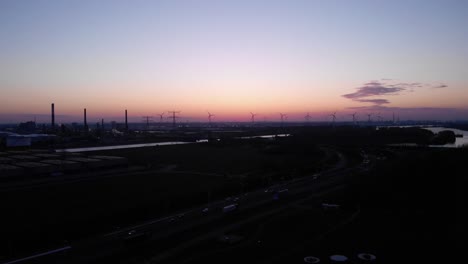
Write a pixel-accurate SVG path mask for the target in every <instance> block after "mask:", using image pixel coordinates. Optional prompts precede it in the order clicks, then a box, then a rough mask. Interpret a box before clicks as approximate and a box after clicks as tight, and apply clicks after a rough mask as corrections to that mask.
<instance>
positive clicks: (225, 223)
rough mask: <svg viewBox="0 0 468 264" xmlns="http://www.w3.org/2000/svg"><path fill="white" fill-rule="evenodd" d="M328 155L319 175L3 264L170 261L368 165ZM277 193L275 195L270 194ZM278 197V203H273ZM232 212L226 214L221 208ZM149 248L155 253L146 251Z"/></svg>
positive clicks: (335, 184)
mask: <svg viewBox="0 0 468 264" xmlns="http://www.w3.org/2000/svg"><path fill="white" fill-rule="evenodd" d="M326 151H327V153H328V155H333V154H334V155H337V157H338V161H337V162H336V164H335V165H334V166H333V167H332V168H330V169H328V170H326V171H322V172H321V173H318V174H314V175H310V176H307V177H302V178H297V179H293V180H290V181H285V182H283V183H280V184H276V185H274V186H271V187H269V188H267V189H265V188H262V189H258V190H256V191H252V192H249V193H243V194H241V195H239V196H235V197H228V198H226V199H225V200H220V201H215V202H212V203H209V204H205V205H202V206H199V207H195V208H192V209H190V210H185V211H181V212H178V213H176V214H173V215H170V216H167V217H163V218H158V219H152V220H148V221H147V222H144V223H141V224H138V225H134V226H130V227H126V228H122V229H119V230H116V231H114V232H110V233H106V234H102V235H99V236H97V237H94V238H90V239H86V240H82V241H76V242H72V243H70V245H66V246H65V247H62V248H59V249H54V250H51V251H49V252H43V253H40V254H37V255H36V256H35V257H34V258H31V257H28V258H24V259H17V260H12V261H10V262H6V263H7V264H13V263H30V262H31V261H33V262H35V261H38V262H42V261H44V260H46V261H47V262H48V263H102V261H104V260H107V261H113V262H120V263H129V262H130V261H131V260H132V251H130V252H129V251H128V250H129V249H131V250H134V249H135V248H139V247H141V248H145V249H146V251H145V252H151V254H150V255H151V257H149V258H150V259H151V263H161V262H165V261H168V260H170V259H171V258H172V257H173V256H177V255H178V254H180V253H181V252H184V250H187V249H189V248H190V247H193V246H196V245H197V244H199V243H201V242H202V241H205V240H207V239H210V238H213V237H216V236H219V234H223V233H224V232H226V231H227V230H230V229H232V228H234V227H236V226H240V225H244V224H248V223H251V222H255V221H258V220H259V219H261V218H264V217H266V216H269V215H273V214H275V213H277V212H280V211H281V210H284V209H285V208H286V207H288V206H289V205H290V204H291V203H294V202H297V201H300V200H303V199H310V197H312V196H319V195H320V194H321V193H326V192H328V191H330V190H334V189H336V188H340V187H342V185H343V179H344V176H346V175H348V174H349V173H350V172H351V171H352V170H356V169H361V168H363V167H364V168H365V167H367V166H369V165H370V164H369V162H366V163H365V164H363V165H364V166H362V165H361V166H356V167H352V168H350V167H349V166H348V162H347V159H346V157H345V156H344V155H343V154H342V153H341V152H339V151H336V150H334V149H331V148H327V149H326ZM277 191H282V192H280V194H279V196H278V195H277V194H275V192H277ZM277 198H279V199H277ZM230 205H235V206H231V207H229V208H230V209H232V208H233V207H235V210H232V211H230V212H226V211H229V210H227V209H224V210H223V208H225V207H226V206H230ZM151 248H154V250H151Z"/></svg>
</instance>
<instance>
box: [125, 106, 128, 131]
mask: <svg viewBox="0 0 468 264" xmlns="http://www.w3.org/2000/svg"><path fill="white" fill-rule="evenodd" d="M125 130H128V118H127V109H125Z"/></svg>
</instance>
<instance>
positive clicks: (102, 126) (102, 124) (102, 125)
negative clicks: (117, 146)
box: [101, 118, 104, 129]
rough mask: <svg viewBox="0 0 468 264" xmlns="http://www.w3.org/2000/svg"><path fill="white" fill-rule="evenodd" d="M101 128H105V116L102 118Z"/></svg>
mask: <svg viewBox="0 0 468 264" xmlns="http://www.w3.org/2000/svg"><path fill="white" fill-rule="evenodd" d="M101 129H104V118H103V119H101Z"/></svg>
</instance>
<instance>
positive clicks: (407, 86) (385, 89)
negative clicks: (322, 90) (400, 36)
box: [342, 79, 448, 107]
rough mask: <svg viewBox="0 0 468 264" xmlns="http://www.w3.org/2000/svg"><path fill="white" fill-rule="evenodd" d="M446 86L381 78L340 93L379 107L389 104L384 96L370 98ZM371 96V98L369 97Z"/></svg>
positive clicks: (444, 86) (356, 100)
mask: <svg viewBox="0 0 468 264" xmlns="http://www.w3.org/2000/svg"><path fill="white" fill-rule="evenodd" d="M422 87H431V88H446V87H448V86H447V85H445V84H437V85H433V84H426V83H420V82H401V81H398V80H394V79H381V80H380V81H375V80H373V81H370V82H367V83H364V84H363V86H361V87H357V88H356V91H355V92H354V93H349V94H344V95H342V96H343V97H344V98H348V99H351V100H353V101H355V102H360V103H372V104H374V106H375V107H381V105H383V104H389V103H390V101H389V100H387V99H385V98H372V97H377V96H378V97H382V96H390V95H399V94H401V93H402V92H412V91H414V89H416V88H422ZM369 97H371V98H369Z"/></svg>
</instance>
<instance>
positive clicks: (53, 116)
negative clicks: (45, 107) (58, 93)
mask: <svg viewBox="0 0 468 264" xmlns="http://www.w3.org/2000/svg"><path fill="white" fill-rule="evenodd" d="M50 111H51V116H52V124H51V125H52V130H55V106H54V104H53V103H52V104H51V105H50Z"/></svg>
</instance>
